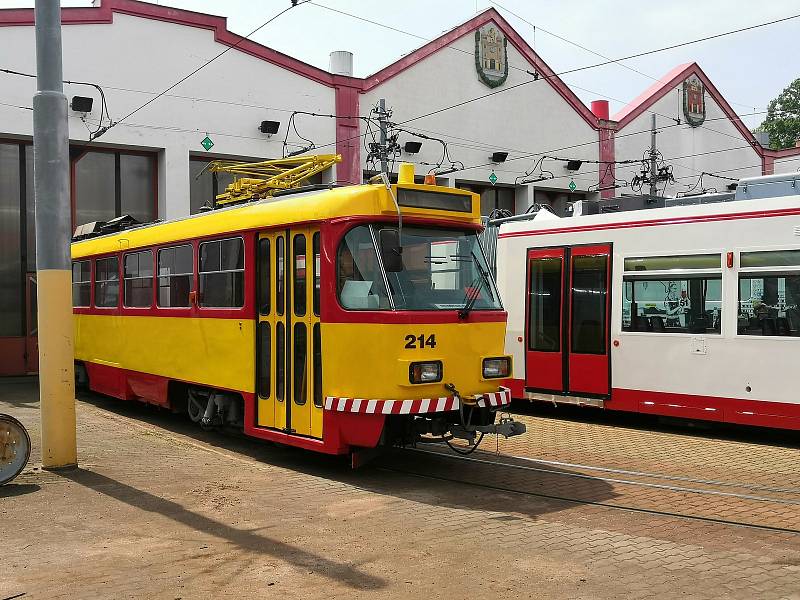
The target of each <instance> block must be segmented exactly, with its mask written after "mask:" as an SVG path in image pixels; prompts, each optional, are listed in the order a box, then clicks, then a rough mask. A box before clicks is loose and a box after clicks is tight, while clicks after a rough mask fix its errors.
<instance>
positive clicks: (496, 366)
mask: <svg viewBox="0 0 800 600" xmlns="http://www.w3.org/2000/svg"><path fill="white" fill-rule="evenodd" d="M509 375H511V359H510V358H509V357H508V356H499V357H496V358H484V359H483V377H484V379H500V378H502V377H508V376H509Z"/></svg>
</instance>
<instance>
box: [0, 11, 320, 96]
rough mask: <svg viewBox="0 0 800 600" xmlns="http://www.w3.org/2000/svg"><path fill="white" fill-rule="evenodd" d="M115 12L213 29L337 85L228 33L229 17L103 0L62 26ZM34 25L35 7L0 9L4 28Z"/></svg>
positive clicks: (218, 36) (257, 53)
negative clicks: (98, 4)
mask: <svg viewBox="0 0 800 600" xmlns="http://www.w3.org/2000/svg"><path fill="white" fill-rule="evenodd" d="M114 13H120V14H124V15H131V16H134V17H142V18H144V19H153V20H157V21H166V22H169V23H177V24H179V25H187V26H189V27H199V28H201V29H209V30H211V31H213V32H214V41H216V42H219V43H220V44H223V45H225V46H234V45H236V44H239V45H238V46H236V49H237V50H239V51H240V52H244V53H245V54H250V55H251V56H254V57H256V58H260V59H262V60H265V61H267V62H269V63H272V64H274V65H276V66H279V67H282V68H284V69H287V70H288V71H292V72H293V73H297V74H298V75H302V76H303V77H306V78H308V79H311V80H313V81H316V82H317V83H321V84H323V85H327V86H330V87H332V86H333V79H334V76H333V75H331V74H330V73H328V72H327V71H323V70H322V69H318V68H317V67H314V66H312V65H309V64H308V63H304V62H303V61H300V60H297V59H296V58H292V57H291V56H287V55H286V54H283V53H281V52H278V51H276V50H273V49H272V48H267V47H266V46H262V45H261V44H259V43H257V42H253V41H250V40H244V41H242V36H240V35H237V34H235V33H232V32H230V31H228V24H227V19H226V18H225V17H218V16H215V15H209V14H205V13H199V12H193V11H190V10H183V9H179V8H170V7H168V6H159V5H157V4H150V3H148V2H137V0H102V4H101V5H100V6H98V7H92V8H62V9H61V23H62V25H87V24H98V23H103V24H109V23H113V21H114ZM33 24H34V17H33V9H31V8H12V9H0V27H8V26H20V25H31V26H32V25H33Z"/></svg>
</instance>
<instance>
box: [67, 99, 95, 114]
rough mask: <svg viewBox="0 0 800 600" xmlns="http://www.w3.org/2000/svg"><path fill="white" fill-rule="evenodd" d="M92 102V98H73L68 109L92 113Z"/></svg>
mask: <svg viewBox="0 0 800 600" xmlns="http://www.w3.org/2000/svg"><path fill="white" fill-rule="evenodd" d="M93 102H94V100H93V99H92V98H87V97H86V96H73V97H72V102H70V104H69V107H70V108H71V109H72V110H74V111H75V112H82V113H88V112H92V103H93Z"/></svg>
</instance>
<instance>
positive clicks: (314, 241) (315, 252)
mask: <svg viewBox="0 0 800 600" xmlns="http://www.w3.org/2000/svg"><path fill="white" fill-rule="evenodd" d="M311 253H312V259H313V260H314V264H313V267H314V299H313V303H314V314H315V315H316V316H319V285H320V276H319V268H320V258H319V257H320V254H319V231H317V232H316V233H315V234H314V237H312V238H311Z"/></svg>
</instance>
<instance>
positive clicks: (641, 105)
mask: <svg viewBox="0 0 800 600" xmlns="http://www.w3.org/2000/svg"><path fill="white" fill-rule="evenodd" d="M694 64H695V63H684V64H682V65H678V66H677V67H674V68H673V69H671V70H670V71H669V72H668V73H667V74H665V75H664V76H663V77H662V78H661V79H659V80H658V81H656V82H655V83H653V85H651V86H650V87H649V88H647V89H646V90H645V91H643V92H642V93H641V94H639V95H638V96H636V98H634V99H633V100H631V101H630V102H628V104H626V105H625V106H623V107H622V109H621V110H620V111H619V112H618V113H617V114H615V115H614V117H613V120H614V121H616V122H617V123H619V127H620V129H621V128H622V127H624V126H625V125H627V124H628V123H630V122H631V121H632V120H633V119H635V118H636V117H638V116H639V115H640V114H642V113H643V112H644V110H645V109H646V108H647V107H648V106H650V105H651V104H652V103H653V102H655V101H656V100H659V99H660V98H661V97H662V96H664V94H665V93H666V92H668V91H669V90H670V89H671V88H672V87H674V85H673V81H676V80H679V79H680V78H681V76H682V75H683V74H684V73H685V72H686V71H687V70H689V69H691V67H693V66H694ZM665 82H666V83H665ZM662 92H663V93H662Z"/></svg>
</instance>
